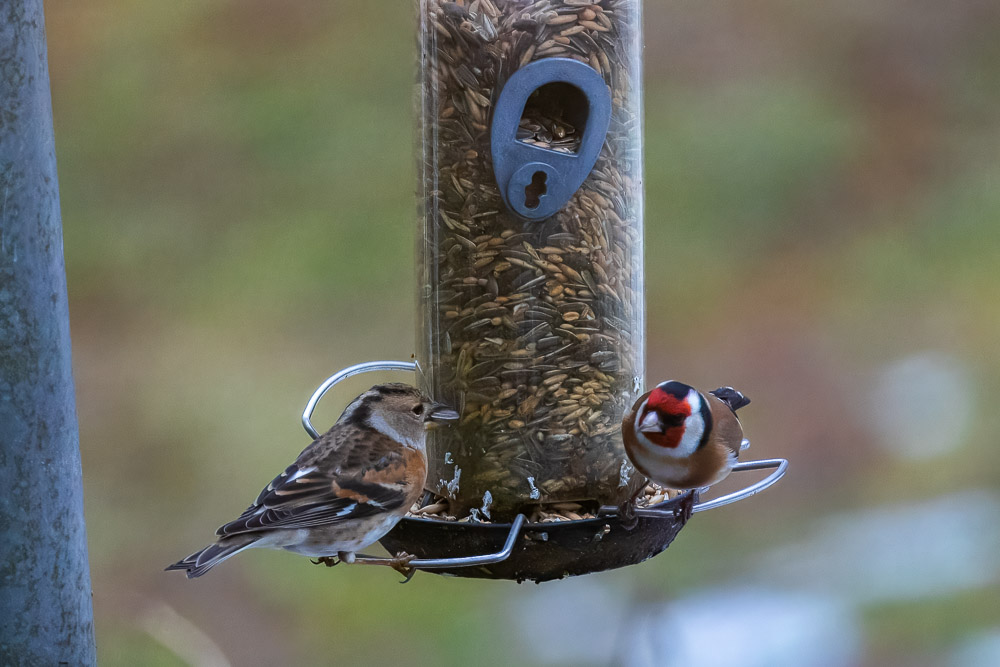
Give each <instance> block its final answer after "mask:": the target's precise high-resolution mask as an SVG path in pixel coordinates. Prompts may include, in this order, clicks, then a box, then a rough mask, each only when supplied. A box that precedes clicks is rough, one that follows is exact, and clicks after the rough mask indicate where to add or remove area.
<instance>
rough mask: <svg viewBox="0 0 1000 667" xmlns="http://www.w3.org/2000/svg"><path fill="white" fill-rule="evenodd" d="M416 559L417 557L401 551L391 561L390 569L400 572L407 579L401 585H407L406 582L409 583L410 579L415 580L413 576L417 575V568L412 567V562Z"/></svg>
mask: <svg viewBox="0 0 1000 667" xmlns="http://www.w3.org/2000/svg"><path fill="white" fill-rule="evenodd" d="M414 558H416V556H414V555H412V554H408V553H406V552H405V551H400V552H399V553H398V554H396V556H395V558H392V559H390V561H389V567H391V568H392V569H394V570H395V571H396V572H399V573H400V574H401V575H403V576H404V577H406V578H405V579H403V580H402V581H401V582H399V583H401V584H405V583H406V582H408V581H409V580H410V579H412V578H413V575H415V574H416V573H417V568H415V567H410V561H412V560H413V559H414Z"/></svg>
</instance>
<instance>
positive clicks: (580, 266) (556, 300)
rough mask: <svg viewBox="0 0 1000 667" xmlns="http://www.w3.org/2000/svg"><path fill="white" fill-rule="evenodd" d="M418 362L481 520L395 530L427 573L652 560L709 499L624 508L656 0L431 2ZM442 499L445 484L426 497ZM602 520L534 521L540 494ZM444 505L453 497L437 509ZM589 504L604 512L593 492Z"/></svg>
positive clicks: (526, 573) (431, 449) (437, 443)
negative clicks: (652, 1) (448, 420)
mask: <svg viewBox="0 0 1000 667" xmlns="http://www.w3.org/2000/svg"><path fill="white" fill-rule="evenodd" d="M417 11H418V18H419V25H420V39H419V44H420V46H419V49H420V76H419V86H418V96H419V97H418V99H419V105H418V109H419V126H418V135H419V138H420V157H421V163H420V168H419V173H420V183H419V192H418V196H419V199H420V224H421V228H420V233H419V235H418V244H417V246H418V257H417V268H418V283H417V284H418V309H417V310H418V328H417V350H418V352H417V361H416V362H368V363H362V364H358V365H356V366H352V367H350V368H347V369H345V370H343V371H341V372H339V373H337V374H336V375H334V376H333V377H331V378H329V379H328V380H327V381H326V382H325V383H324V384H323V385H322V386H321V387H320V388H319V389H318V390H317V391H316V392H315V393H314V394H313V397H312V398H311V399H310V401H309V404H308V405H307V406H306V411H305V413H304V414H303V424H304V425H305V427H306V430H307V431H308V432H309V433H310V434H311V435H312V436H313V437H315V436H316V435H317V433H316V430H315V429H314V428H313V427H312V424H311V423H310V421H309V419H310V417H311V415H312V411H313V409H314V408H315V406H316V403H317V402H318V401H319V399H320V398H321V397H322V396H323V394H324V393H325V392H326V391H327V390H328V389H329V388H330V387H332V386H333V385H334V384H336V383H337V382H339V381H340V380H342V379H344V378H346V377H349V376H351V375H354V374H356V373H360V372H365V371H371V370H415V371H416V372H417V373H416V375H417V379H418V382H419V383H421V384H422V385H423V386H422V388H423V389H424V390H425V391H426V393H428V394H429V395H431V396H433V397H434V398H435V399H437V400H440V401H444V402H447V403H450V404H451V405H453V406H454V407H455V408H456V409H458V411H459V412H460V414H461V420H460V422H459V424H458V425H457V427H451V428H448V429H440V430H437V431H434V432H432V433H431V438H430V440H429V441H428V459H429V460H428V464H429V466H428V476H427V490H428V491H429V492H430V493H431V494H438V495H439V496H443V497H444V498H446V499H447V501H448V503H447V505H448V512H447V513H448V514H450V515H452V517H458V518H459V519H460V520H459V521H454V520H452V521H446V520H441V519H435V518H428V517H425V516H420V517H417V516H414V517H407V518H405V519H403V520H402V521H401V522H400V523H399V524H397V526H396V527H395V528H394V529H393V530H392V531H391V532H390V533H389V534H387V535H386V536H385V537H383V538H382V540H381V542H382V544H383V545H384V546H385V547H386V548H387V549H389V550H390V551H391V552H393V553H396V552H399V551H405V552H408V553H410V554H413V555H415V556H416V557H417V559H416V560H414V561H412V562H411V563H410V565H412V566H414V567H416V568H418V569H428V570H433V571H438V572H446V573H449V574H455V575H459V576H468V577H488V578H509V579H517V580H524V579H531V580H535V581H544V580H547V579H553V578H559V577H563V576H567V575H573V574H585V573H587V572H595V571H599V570H605V569H609V568H613V567H621V566H624V565H630V564H633V563H638V562H641V561H643V560H645V559H647V558H650V557H651V556H654V555H656V554H657V553H659V552H661V551H663V550H664V549H666V548H667V546H668V545H669V544H670V542H671V541H672V540H673V538H674V537H675V536H676V534H677V533H678V531H680V529H681V528H682V527H683V526H684V525H685V523H686V522H687V520H688V518H690V516H691V515H692V513H693V512H698V511H701V510H705V509H710V508H712V507H717V506H719V505H724V504H728V503H731V502H735V501H737V500H740V499H742V498H745V497H747V496H750V495H753V494H754V493H757V492H758V491H761V490H763V489H764V488H767V487H768V486H770V485H771V484H773V483H774V482H776V481H777V480H778V479H779V478H780V477H781V476H782V475H783V474H784V472H785V469H786V467H787V461H785V460H783V459H771V460H764V461H751V462H747V463H741V464H739V465H738V466H736V468H734V470H760V469H769V468H770V469H775V471H774V472H773V473H772V474H771V475H769V476H768V477H767V478H766V479H764V480H761V481H759V482H757V483H755V484H752V485H750V486H748V487H746V488H744V489H742V490H741V491H738V492H734V493H731V494H728V495H726V496H722V497H720V498H716V499H714V500H711V501H708V502H704V503H700V502H698V493H697V492H696V491H688V492H686V493H684V494H681V495H679V496H677V497H674V498H672V499H670V500H667V501H664V502H662V503H659V504H656V505H654V506H651V507H643V508H640V509H636V510H635V512H634V514H635V515H636V522H635V524H634V525H631V524H632V522H624V523H623V522H622V521H621V519H620V517H618V516H617V508H618V507H619V506H620V505H621V503H622V502H623V501H626V500H628V499H629V498H631V497H632V496H633V494H634V493H635V491H637V490H638V489H639V487H641V486H643V485H645V483H646V480H645V479H643V478H642V477H641V475H639V474H637V473H635V472H634V470H633V469H632V466H631V465H630V464H629V462H628V459H627V458H626V455H625V451H624V447H623V443H622V438H621V426H620V425H621V419H622V416H623V413H624V412H625V411H626V410H628V409H629V408H630V407H631V405H632V404H633V402H634V401H635V400H636V398H637V397H638V396H639V395H640V394H641V393H642V392H643V390H644V385H645V382H644V367H643V361H644V356H645V341H644V339H643V331H644V327H645V315H644V293H643V290H644V286H643V252H642V239H643V233H642V229H643V224H642V213H643V210H642V203H643V185H642V184H643V180H642V120H641V108H642V100H641V93H642V84H641V80H642V77H641V59H640V49H641V33H640V25H641V2H640V0H597V1H596V2H585V1H582V0H471V1H470V0H465V2H444V1H443V0H419V2H418V6H417ZM425 500H426V499H425ZM569 502H573V503H579V505H575V506H577V507H579V508H581V511H583V512H584V514H586V515H587V517H589V518H580V519H572V520H566V521H561V522H559V523H545V522H539V523H530V522H529V521H528V520H527V517H528V516H531V515H532V512H533V511H534V510H537V509H538V508H539V506H546V507H551V506H553V505H556V506H558V505H560V504H563V503H569ZM436 504H437V503H435V505H436ZM583 508H586V509H583Z"/></svg>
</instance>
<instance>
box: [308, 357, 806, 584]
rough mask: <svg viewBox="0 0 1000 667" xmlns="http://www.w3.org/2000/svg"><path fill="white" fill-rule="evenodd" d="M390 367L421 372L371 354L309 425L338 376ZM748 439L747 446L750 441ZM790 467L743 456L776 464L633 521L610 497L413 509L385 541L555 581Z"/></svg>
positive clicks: (490, 572) (422, 564) (643, 555)
mask: <svg viewBox="0 0 1000 667" xmlns="http://www.w3.org/2000/svg"><path fill="white" fill-rule="evenodd" d="M390 370H395V371H417V372H419V370H420V367H419V366H418V365H417V364H416V363H415V362H411V361H371V362H365V363H361V364H356V365H354V366H350V367H348V368H345V369H344V370H342V371H340V372H339V373H336V374H334V375H332V376H330V377H329V378H327V380H326V381H325V382H323V384H322V385H320V387H319V388H318V389H317V390H316V391H315V392H314V393H313V395H312V397H310V399H309V402H308V403H307V404H306V408H305V410H304V411H303V413H302V425H303V426H304V427H305V429H306V432H307V433H309V435H310V436H312V437H313V438H317V437H319V433H318V432H317V431H316V429H315V428H313V425H312V422H311V421H310V420H311V417H312V414H313V411H314V410H315V409H316V405H317V404H318V403H319V401H320V399H321V398H322V397H323V395H324V394H326V392H327V391H329V390H330V389H331V388H332V387H333V386H334V385H335V384H337V383H338V382H340V381H341V380H344V379H346V378H349V377H351V376H352V375H358V374H359V373H366V372H370V371H390ZM743 444H744V449H745V448H746V446H747V445H748V444H749V443H748V442H747V441H744V443H743ZM787 468H788V461H787V460H785V459H764V460H760V461H747V462H744V463H739V464H737V465H736V466H734V467H733V472H744V471H749V470H770V469H774V472H772V473H771V474H770V475H768V476H767V477H765V478H764V479H762V480H760V481H759V482H756V483H754V484H751V485H749V486H747V487H745V488H743V489H740V490H739V491H735V492H733V493H729V494H727V495H724V496H720V497H718V498H714V499H712V500H708V501H705V502H700V500H699V490H690V491H686V492H684V493H682V494H681V495H679V496H677V497H675V498H671V499H670V500H667V501H665V502H662V503H659V504H658V505H654V506H652V507H643V508H637V509H636V510H635V523H634V525H633V526H631V527H630V528H626V527H625V526H624V525H623V524H622V521H621V518H620V517H619V516H618V508H617V507H615V506H611V505H606V506H604V507H601V508H600V511H599V513H598V516H597V517H596V518H593V519H581V520H579V521H555V522H548V523H528V521H527V518H526V517H525V516H524V515H523V514H519V515H517V517H515V519H514V521H512V522H511V523H478V522H472V521H467V522H466V521H463V522H456V521H442V520H439V519H429V518H424V517H410V516H407V517H404V518H403V519H402V520H401V521H400V522H399V523H398V524H396V526H395V527H394V528H393V529H392V530H391V531H389V533H388V534H386V535H385V536H384V537H383V538H382V539H381V540H379V541H380V543H381V544H382V546H383V547H385V548H386V549H387V550H388V551H389V552H390V553H394V554H395V553H399V552H401V551H405V552H406V553H408V554H412V555H414V556H416V559H414V560H412V561H410V563H409V565H410V567H413V568H415V569H417V570H427V571H429V572H435V573H437V574H445V575H452V576H457V577H470V578H477V579H514V580H516V581H518V582H521V581H526V580H530V581H535V582H542V581H551V580H552V579H562V578H563V577H568V576H575V575H580V574H590V573H592V572H601V571H604V570H611V569H614V568H618V567H624V566H626V565H635V564H636V563H641V562H643V561H645V560H648V559H649V558H652V557H653V556H655V555H657V554H658V553H660V552H661V551H663V550H665V549H666V548H667V547H668V546H670V543H671V542H673V540H674V538H675V537H676V536H677V533H679V532H680V530H681V528H683V527H684V525H685V524H686V523H687V521H688V519H689V518H691V515H692V514H694V513H697V512H704V511H705V510H709V509H712V508H715V507H721V506H723V505H728V504H730V503H734V502H737V501H739V500H742V499H744V498H749V497H750V496H752V495H755V494H757V493H759V492H761V491H763V490H764V489H766V488H768V487H769V486H771V485H772V484H774V483H775V482H777V481H778V480H779V479H781V478H782V477H783V476H784V475H785V471H786V470H787ZM386 562H388V559H387V561H386Z"/></svg>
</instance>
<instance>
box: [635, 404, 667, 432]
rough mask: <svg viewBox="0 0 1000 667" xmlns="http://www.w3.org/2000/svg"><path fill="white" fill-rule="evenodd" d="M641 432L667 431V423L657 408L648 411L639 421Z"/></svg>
mask: <svg viewBox="0 0 1000 667" xmlns="http://www.w3.org/2000/svg"><path fill="white" fill-rule="evenodd" d="M639 432H640V433H659V434H661V435H662V434H663V433H666V432H667V425H666V424H664V423H663V420H662V419H660V413H658V412H657V411H656V410H650V411H649V412H648V413H646V416H645V417H643V418H642V421H641V422H639Z"/></svg>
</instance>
